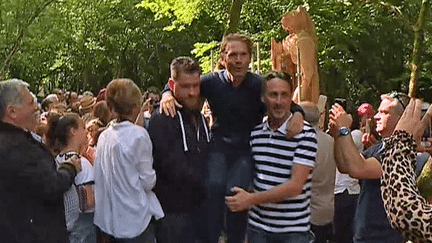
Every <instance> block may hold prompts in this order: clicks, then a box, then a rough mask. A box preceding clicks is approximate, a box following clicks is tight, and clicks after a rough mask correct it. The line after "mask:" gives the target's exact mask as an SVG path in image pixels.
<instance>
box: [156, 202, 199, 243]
mask: <svg viewBox="0 0 432 243" xmlns="http://www.w3.org/2000/svg"><path fill="white" fill-rule="evenodd" d="M203 213H204V211H203V210H202V208H201V207H199V208H196V210H195V211H194V212H190V213H165V217H163V218H162V219H160V220H158V221H156V223H155V236H156V241H157V243H204V242H205V241H206V240H205V238H206V237H207V235H206V229H205V227H204V225H205V222H203V216H204V214H203Z"/></svg>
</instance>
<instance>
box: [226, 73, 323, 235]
mask: <svg viewBox="0 0 432 243" xmlns="http://www.w3.org/2000/svg"><path fill="white" fill-rule="evenodd" d="M262 92H263V93H262V100H263V102H264V103H265V104H266V106H267V114H268V120H267V121H266V122H264V123H262V124H260V125H258V126H256V127H255V128H254V130H253V131H252V133H251V140H250V143H251V148H252V157H253V160H254V163H255V178H254V190H253V192H247V191H245V190H243V189H241V188H238V187H234V188H232V189H231V190H232V191H233V193H234V194H235V195H234V196H228V197H226V204H227V206H228V207H229V208H230V210H231V211H233V212H238V211H242V210H246V209H249V222H248V241H249V243H266V242H287V243H288V242H296V243H303V242H304V243H308V242H309V240H310V238H311V237H310V234H309V230H310V222H309V221H310V197H311V185H312V183H311V171H312V168H313V167H314V162H315V157H316V151H317V139H316V133H315V131H314V129H313V128H312V127H311V125H310V124H309V123H308V122H306V121H305V122H304V126H303V131H302V132H301V133H299V134H297V135H296V136H294V138H292V139H288V138H287V137H286V129H285V128H286V125H287V123H288V122H289V120H290V119H291V116H292V114H291V112H290V106H291V98H292V92H293V85H292V81H291V77H290V76H289V75H287V74H285V73H270V74H269V75H267V76H266V78H265V82H264V83H263V89H262Z"/></svg>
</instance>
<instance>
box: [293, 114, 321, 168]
mask: <svg viewBox="0 0 432 243" xmlns="http://www.w3.org/2000/svg"><path fill="white" fill-rule="evenodd" d="M294 138H295V139H296V140H298V145H297V147H296V149H295V152H294V160H293V163H295V164H301V165H305V166H309V167H314V164H315V158H316V153H317V150H318V143H317V136H316V132H315V129H314V128H313V127H312V126H311V125H310V124H309V123H308V122H306V121H305V125H304V127H303V131H302V132H301V133H300V134H298V135H297V136H295V137H294Z"/></svg>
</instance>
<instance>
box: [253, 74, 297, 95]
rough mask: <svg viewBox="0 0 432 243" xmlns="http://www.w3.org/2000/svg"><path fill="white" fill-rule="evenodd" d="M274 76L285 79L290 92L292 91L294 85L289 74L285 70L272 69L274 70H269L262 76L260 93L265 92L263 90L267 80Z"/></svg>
mask: <svg viewBox="0 0 432 243" xmlns="http://www.w3.org/2000/svg"><path fill="white" fill-rule="evenodd" d="M274 78H280V79H282V80H284V81H286V82H287V83H288V85H289V87H290V89H291V92H294V85H293V82H292V78H291V76H290V75H289V74H288V73H285V72H279V71H274V72H270V73H268V74H266V75H265V76H264V81H263V83H262V88H261V95H264V94H265V90H266V88H267V82H268V81H270V80H272V79H274Z"/></svg>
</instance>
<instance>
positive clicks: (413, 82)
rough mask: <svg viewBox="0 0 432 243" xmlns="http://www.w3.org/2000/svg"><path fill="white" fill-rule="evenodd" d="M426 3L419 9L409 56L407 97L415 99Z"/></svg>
mask: <svg viewBox="0 0 432 243" xmlns="http://www.w3.org/2000/svg"><path fill="white" fill-rule="evenodd" d="M427 1H428V0H423V1H422V6H421V9H420V13H419V17H418V20H417V24H416V26H415V27H414V46H413V52H412V56H411V77H410V83H409V92H408V95H409V96H410V97H411V98H414V97H415V93H416V90H417V77H418V66H417V59H418V58H417V57H418V52H419V47H420V42H421V36H422V27H423V23H424V16H425V11H426V8H427Z"/></svg>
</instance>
